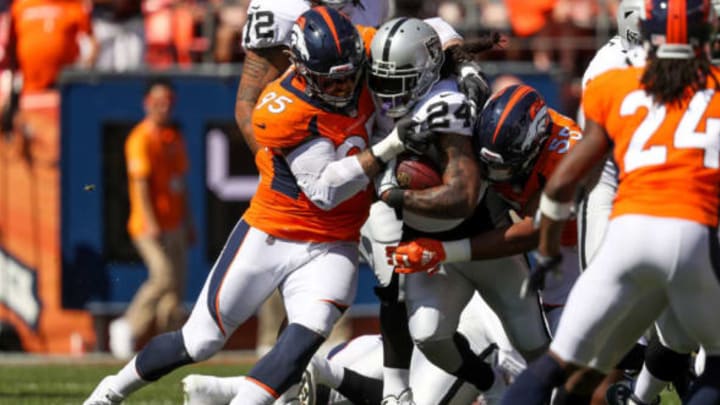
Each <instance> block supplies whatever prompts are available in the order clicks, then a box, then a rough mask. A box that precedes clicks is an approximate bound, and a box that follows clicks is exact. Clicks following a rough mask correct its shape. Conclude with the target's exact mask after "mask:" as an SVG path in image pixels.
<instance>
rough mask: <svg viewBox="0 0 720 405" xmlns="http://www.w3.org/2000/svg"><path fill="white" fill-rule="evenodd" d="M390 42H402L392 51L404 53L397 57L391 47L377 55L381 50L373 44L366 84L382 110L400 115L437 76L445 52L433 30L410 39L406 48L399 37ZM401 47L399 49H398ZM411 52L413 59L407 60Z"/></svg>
mask: <svg viewBox="0 0 720 405" xmlns="http://www.w3.org/2000/svg"><path fill="white" fill-rule="evenodd" d="M391 23H392V22H391ZM421 23H422V21H421ZM387 24H390V23H387ZM423 24H424V23H423ZM393 41H398V43H400V44H401V45H400V46H397V47H396V48H393V49H395V52H403V55H401V56H397V55H396V54H393V51H392V50H391V51H389V52H384V51H383V52H382V53H381V55H380V57H378V56H379V55H378V53H380V52H376V51H375V48H374V47H373V51H372V55H373V57H372V59H371V61H370V70H369V72H368V87H369V88H370V90H371V91H372V93H373V96H374V97H375V100H376V103H377V105H378V107H379V108H380V109H381V111H382V113H383V114H384V115H387V116H389V117H392V118H399V117H403V116H405V115H406V114H407V113H409V112H410V110H411V109H412V107H413V106H414V105H415V103H416V102H417V101H418V100H420V98H422V97H423V96H424V95H425V94H427V92H428V91H429V90H430V88H431V87H432V85H433V84H435V83H436V82H437V81H438V80H439V79H440V68H441V67H442V64H443V61H444V54H443V52H442V48H441V46H440V40H439V38H438V36H437V34H435V32H434V31H430V34H429V35H428V36H427V37H425V38H421V39H415V38H409V39H408V41H409V42H410V43H409V44H408V45H407V47H403V46H402V38H394V39H393ZM412 41H416V42H412ZM419 41H421V42H419ZM401 47H402V50H401V51H400V50H398V49H399V48H401ZM413 48H414V53H413ZM410 53H412V56H411V58H412V60H407V59H408V54H410ZM401 58H402V60H400V59H401Z"/></svg>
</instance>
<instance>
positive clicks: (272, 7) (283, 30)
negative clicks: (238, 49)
mask: <svg viewBox="0 0 720 405" xmlns="http://www.w3.org/2000/svg"><path fill="white" fill-rule="evenodd" d="M308 9H309V6H308V5H307V4H306V3H305V2H303V1H277V0H252V1H251V2H250V4H249V6H248V10H247V13H248V15H247V20H246V22H245V25H244V26H243V30H242V33H243V35H242V37H243V40H242V41H243V42H242V46H243V48H244V49H246V50H247V49H251V50H257V49H263V48H271V47H275V46H280V45H285V46H290V33H291V32H292V27H293V24H294V23H295V20H296V19H297V18H298V17H299V16H300V15H301V14H302V13H304V12H305V11H307V10H308Z"/></svg>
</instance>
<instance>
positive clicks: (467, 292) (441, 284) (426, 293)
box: [406, 255, 549, 353]
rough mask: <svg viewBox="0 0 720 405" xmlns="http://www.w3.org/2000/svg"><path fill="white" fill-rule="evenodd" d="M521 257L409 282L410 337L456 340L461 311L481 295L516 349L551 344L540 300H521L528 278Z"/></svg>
mask: <svg viewBox="0 0 720 405" xmlns="http://www.w3.org/2000/svg"><path fill="white" fill-rule="evenodd" d="M527 274H528V270H527V261H526V260H525V258H524V257H523V256H522V255H516V256H510V257H505V258H501V259H494V260H480V261H474V262H464V263H446V264H445V265H443V267H442V269H441V270H440V271H438V272H437V273H435V274H434V275H432V276H431V275H428V274H426V273H415V274H410V275H408V276H407V278H406V294H407V302H408V313H409V315H410V334H411V335H412V337H413V339H414V340H416V341H418V340H419V341H423V340H438V339H451V338H452V336H453V334H454V333H455V331H456V330H457V327H458V323H459V320H460V314H461V311H462V310H463V309H464V308H465V306H466V305H467V303H468V302H469V301H470V299H471V298H472V296H473V294H474V293H475V292H476V291H477V292H478V293H479V294H480V296H481V297H482V298H483V300H485V302H486V303H487V304H488V305H489V307H490V308H492V310H493V311H494V312H495V313H496V314H497V315H498V318H499V319H500V321H501V322H502V324H503V327H504V329H505V331H506V332H507V336H508V338H509V339H510V341H511V342H512V344H513V346H514V347H515V348H516V349H517V350H518V351H520V352H521V353H527V352H530V351H534V350H537V349H539V348H541V347H543V346H545V345H547V344H548V342H549V335H548V333H547V328H546V327H545V322H544V319H543V315H542V311H541V308H540V303H539V299H538V296H537V295H535V294H533V295H530V296H528V297H525V298H521V297H520V289H521V286H522V283H523V281H524V280H525V278H526V277H527Z"/></svg>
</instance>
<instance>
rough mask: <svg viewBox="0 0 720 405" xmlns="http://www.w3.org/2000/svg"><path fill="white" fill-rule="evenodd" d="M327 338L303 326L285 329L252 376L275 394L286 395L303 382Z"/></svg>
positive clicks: (292, 325)
mask: <svg viewBox="0 0 720 405" xmlns="http://www.w3.org/2000/svg"><path fill="white" fill-rule="evenodd" d="M324 341H325V337H324V336H322V335H320V334H318V333H316V332H315V331H313V330H310V329H308V328H306V327H304V326H302V325H298V324H295V323H291V324H290V325H288V327H287V328H285V331H283V333H282V334H281V335H280V338H279V339H278V341H277V342H276V343H275V346H273V348H272V350H270V352H268V354H266V355H265V356H263V358H262V359H260V361H258V362H257V363H256V364H255V366H254V367H253V368H252V370H250V373H248V376H249V377H252V378H254V379H256V380H258V381H260V382H262V383H263V384H265V385H267V386H268V387H270V388H272V389H273V390H274V391H275V392H285V391H286V390H287V389H288V388H290V386H291V385H293V384H295V383H297V382H299V381H300V378H301V377H302V373H303V371H304V370H305V367H307V365H308V363H310V359H311V358H312V356H313V354H315V352H316V351H317V349H318V348H319V347H320V345H321V344H322V343H323V342H324Z"/></svg>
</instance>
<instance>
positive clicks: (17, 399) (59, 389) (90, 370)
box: [0, 358, 680, 405]
mask: <svg viewBox="0 0 720 405" xmlns="http://www.w3.org/2000/svg"><path fill="white" fill-rule="evenodd" d="M251 365H252V364H251V362H250V361H248V360H246V359H245V360H238V361H232V360H231V361H223V360H220V361H215V362H211V363H206V364H195V365H190V366H186V367H183V368H181V369H179V370H176V371H175V372H174V373H172V374H170V375H167V376H165V377H164V378H163V379H161V380H160V381H158V382H156V383H154V384H150V385H149V386H147V387H145V388H143V389H142V390H140V391H138V392H136V393H135V394H133V396H132V397H131V398H130V399H128V400H127V401H125V402H124V404H128V405H176V404H182V389H181V386H180V380H182V378H183V377H185V376H186V375H188V374H214V375H223V376H229V375H238V374H245V373H246V372H247V371H248V370H249V369H250V366H251ZM120 367H122V363H120V362H116V361H111V360H103V361H97V360H89V361H88V360H87V359H67V360H62V361H58V360H51V361H48V362H43V361H42V360H38V359H34V360H33V361H19V362H18V361H10V362H4V361H3V360H2V358H0V405H79V404H81V403H82V401H83V400H85V398H86V397H87V396H88V395H89V394H90V392H91V391H92V390H93V388H94V387H95V385H96V384H97V383H98V382H99V381H100V380H101V379H102V377H104V376H105V375H107V374H110V373H115V372H116V371H117V370H118V369H120ZM662 404H663V405H679V404H680V401H679V400H678V398H677V396H676V395H675V393H674V392H667V391H666V392H664V393H663V401H662Z"/></svg>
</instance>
